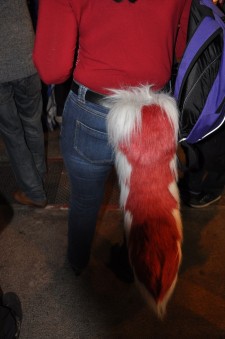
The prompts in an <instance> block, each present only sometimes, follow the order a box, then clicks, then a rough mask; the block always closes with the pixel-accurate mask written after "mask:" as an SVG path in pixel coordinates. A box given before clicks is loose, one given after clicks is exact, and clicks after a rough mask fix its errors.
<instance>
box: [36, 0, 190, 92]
mask: <svg viewBox="0 0 225 339" xmlns="http://www.w3.org/2000/svg"><path fill="white" fill-rule="evenodd" d="M190 3H191V0H160V1H157V0H137V2H135V3H130V2H129V1H128V0H123V1H122V2H121V3H117V2H115V1H113V0H40V1H39V14H38V15H39V17H38V26H37V34H36V42H35V48H34V54H33V58H34V63H35V65H36V67H37V69H38V71H39V74H40V76H41V78H42V80H43V81H44V82H46V83H49V84H50V83H52V84H56V83H61V82H63V81H65V80H66V79H67V78H68V77H69V76H70V74H71V72H72V71H73V66H74V54H75V49H76V46H78V57H77V60H76V65H75V69H74V74H73V77H74V79H75V80H76V81H77V82H79V83H81V84H83V85H85V86H87V87H89V88H90V89H92V90H94V91H96V92H99V93H107V89H108V88H121V87H124V86H127V85H131V86H138V85H140V84H153V85H154V86H155V88H156V89H158V88H162V87H163V86H164V85H165V84H166V83H167V82H168V80H169V78H170V74H171V65H172V60H173V55H174V51H175V50H176V55H177V57H178V58H180V56H181V55H182V52H183V50H184V47H185V42H186V30H187V24H188V16H189V9H190ZM178 27H179V29H178ZM78 37H79V43H78Z"/></svg>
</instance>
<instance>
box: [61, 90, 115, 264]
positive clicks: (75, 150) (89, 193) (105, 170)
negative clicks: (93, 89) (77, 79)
mask: <svg viewBox="0 0 225 339" xmlns="http://www.w3.org/2000/svg"><path fill="white" fill-rule="evenodd" d="M86 91H87V88H86V87H84V86H80V89H79V93H78V95H76V94H74V93H73V92H72V91H70V93H69V95H68V98H67V101H66V104H65V108H64V112H63V119H62V129H61V150H62V155H63V158H64V162H65V166H66V169H67V172H68V175H69V179H70V184H71V197H70V209H69V222H68V257H69V261H70V263H71V264H72V266H73V267H75V268H79V269H82V268H84V267H85V266H86V265H87V264H88V261H89V257H90V250H91V244H92V240H93V237H94V233H95V228H96V221H97V217H98V212H99V209H100V206H101V203H102V199H103V195H104V187H105V181H106V179H107V177H108V174H109V172H110V171H111V169H112V167H113V164H114V153H113V150H112V148H111V146H110V145H109V143H108V137H107V132H106V117H107V113H108V109H107V108H105V107H103V106H101V105H98V104H93V103H91V102H88V101H85V93H86Z"/></svg>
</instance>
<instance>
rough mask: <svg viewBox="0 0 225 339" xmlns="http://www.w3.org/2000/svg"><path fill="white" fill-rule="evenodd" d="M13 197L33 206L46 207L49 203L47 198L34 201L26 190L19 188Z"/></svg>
mask: <svg viewBox="0 0 225 339" xmlns="http://www.w3.org/2000/svg"><path fill="white" fill-rule="evenodd" d="M13 198H14V199H15V200H16V201H17V202H18V203H19V204H22V205H28V206H32V207H39V208H44V207H46V205H47V199H45V200H42V201H34V200H32V199H30V198H29V197H28V196H27V195H26V194H25V193H24V192H22V191H20V190H18V191H16V192H15V193H14V194H13Z"/></svg>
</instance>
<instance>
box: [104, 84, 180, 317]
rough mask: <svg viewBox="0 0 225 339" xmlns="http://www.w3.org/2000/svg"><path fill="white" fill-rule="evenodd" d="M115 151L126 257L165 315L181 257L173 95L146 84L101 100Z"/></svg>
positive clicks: (120, 91) (142, 284) (152, 302)
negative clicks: (105, 110)
mask: <svg viewBox="0 0 225 339" xmlns="http://www.w3.org/2000/svg"><path fill="white" fill-rule="evenodd" d="M104 104H105V106H107V107H109V108H110V112H109V114H108V133H109V141H110V143H111V144H112V145H113V147H114V149H115V153H116V169H117V173H118V177H119V183H120V188H121V194H120V204H121V206H122V207H123V209H124V214H125V218H124V219H125V231H126V236H127V244H128V251H129V258H130V262H131V265H132V267H133V270H134V273H135V276H136V280H137V282H138V285H139V286H140V287H141V289H142V290H143V293H144V294H145V296H146V295H147V296H148V300H149V301H150V304H151V306H152V307H153V308H154V309H155V311H156V313H157V314H158V316H159V317H163V315H164V313H165V309H166V304H167V302H168V299H169V297H170V296H171V294H172V292H173V290H174V287H175V284H176V280H177V273H178V269H179V265H180V262H181V242H182V226H181V218H180V212H179V195H178V189H177V185H176V179H177V171H176V160H175V159H176V158H175V157H176V145H177V132H178V112H177V107H176V103H175V100H174V99H173V98H171V97H170V96H169V95H167V94H164V93H156V92H153V91H152V90H151V87H150V86H142V87H137V88H128V89H126V90H115V91H113V94H112V95H111V96H110V97H109V98H108V99H107V100H106V101H105V103H104Z"/></svg>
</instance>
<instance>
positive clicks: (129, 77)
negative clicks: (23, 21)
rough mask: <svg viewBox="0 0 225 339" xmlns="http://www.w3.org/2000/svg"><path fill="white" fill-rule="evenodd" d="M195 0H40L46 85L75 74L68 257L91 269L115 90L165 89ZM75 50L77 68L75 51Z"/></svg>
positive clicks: (69, 108) (67, 149)
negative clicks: (109, 101)
mask: <svg viewBox="0 0 225 339" xmlns="http://www.w3.org/2000/svg"><path fill="white" fill-rule="evenodd" d="M190 5H191V0H169V1H150V0H137V1H135V0H133V1H131V0H130V1H129V0H97V1H93V0H40V1H39V13H38V23H37V32H36V41H35V47H34V52H33V59H34V63H35V65H36V67H37V70H38V72H39V75H40V77H41V79H42V80H43V81H44V82H45V83H46V84H58V83H62V82H64V81H65V80H67V79H68V78H69V77H70V75H71V73H72V72H73V84H72V87H71V91H70V93H69V95H68V98H67V101H66V104H65V107H64V112H63V121H62V131H61V150H62V155H63V158H64V162H65V166H66V169H67V171H68V175H69V179H70V184H71V199H70V209H69V225H68V227H69V228H68V259H69V261H70V264H71V265H72V267H73V269H74V270H75V272H76V273H77V274H79V273H81V271H82V270H83V269H84V268H85V267H86V266H87V264H88V262H89V258H90V250H91V244H92V240H93V237H94V233H95V228H96V220H97V216H98V212H99V208H100V206H101V203H102V198H103V194H104V184H105V181H106V178H107V176H108V174H109V173H110V171H111V169H112V167H113V166H114V160H115V155H114V152H113V149H112V147H111V146H110V145H109V142H108V135H107V129H106V118H107V113H108V109H107V108H106V107H105V106H103V105H102V104H101V101H100V100H101V99H102V98H104V97H105V96H107V95H108V94H110V93H111V89H123V88H127V87H128V86H132V87H135V86H140V85H147V84H151V85H152V87H151V88H152V89H153V90H155V91H158V90H159V91H163V90H165V91H166V90H167V89H168V83H169V81H170V78H171V68H172V64H173V60H174V58H175V57H176V58H177V59H180V58H181V56H182V53H183V51H184V48H185V43H186V31H187V25H188V18H189V9H190ZM76 48H78V55H77V60H76V64H75V68H73V66H74V55H75V50H76Z"/></svg>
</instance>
